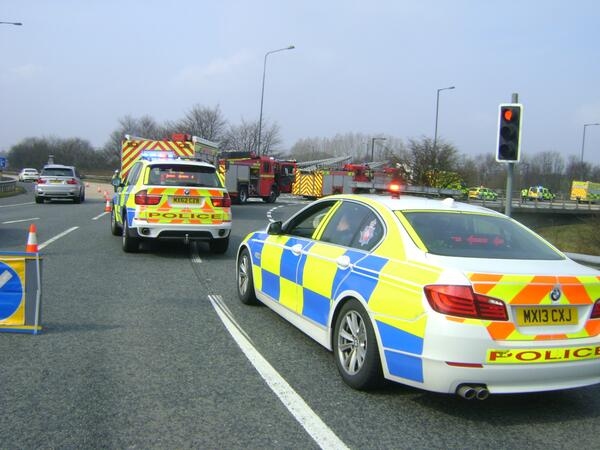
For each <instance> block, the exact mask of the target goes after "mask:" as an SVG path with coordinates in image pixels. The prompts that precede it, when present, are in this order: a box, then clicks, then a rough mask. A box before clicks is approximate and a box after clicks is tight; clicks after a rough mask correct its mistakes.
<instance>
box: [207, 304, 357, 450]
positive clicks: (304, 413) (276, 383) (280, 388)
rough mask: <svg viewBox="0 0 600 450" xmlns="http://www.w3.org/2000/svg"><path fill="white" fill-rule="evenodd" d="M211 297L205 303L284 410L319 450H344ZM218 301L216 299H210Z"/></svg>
mask: <svg viewBox="0 0 600 450" xmlns="http://www.w3.org/2000/svg"><path fill="white" fill-rule="evenodd" d="M211 297H212V296H209V297H208V298H209V300H210V302H211V303H212V305H213V308H215V311H216V312H217V314H218V316H219V318H220V319H221V321H222V322H223V324H224V325H225V328H227V331H229V334H231V336H232V337H233V339H234V340H235V342H236V343H237V345H238V346H239V347H240V348H241V349H242V352H244V354H245V355H246V358H248V361H250V362H251V363H252V365H253V366H254V368H255V369H256V370H257V371H258V373H259V374H260V376H261V377H262V378H263V380H265V382H266V383H267V384H268V385H269V387H270V388H271V390H272V391H273V392H274V393H275V394H276V395H277V396H278V397H279V400H281V402H282V403H283V405H284V406H285V407H286V408H287V409H288V411H289V412H290V413H292V415H293V416H294V418H295V419H296V420H297V421H298V423H300V425H302V427H303V428H304V429H305V430H306V432H307V433H308V434H309V435H310V437H312V438H313V439H314V441H315V442H316V443H317V445H318V446H319V447H321V448H322V449H348V446H347V445H346V444H344V443H343V442H342V440H341V439H340V438H338V437H337V436H336V434H335V433H334V432H333V431H332V430H331V429H330V428H329V427H328V426H327V425H326V424H325V423H324V422H323V421H322V420H321V418H320V417H319V416H318V415H317V414H316V413H315V412H314V411H313V410H312V409H311V408H310V407H309V406H308V405H307V404H306V402H305V401H304V399H303V398H302V397H300V395H298V393H297V392H296V391H295V390H294V389H293V388H292V387H291V386H290V385H289V384H288V382H287V381H285V379H284V378H283V377H282V376H281V375H279V372H277V371H276V370H275V369H274V368H273V366H271V365H270V364H269V363H268V361H267V360H266V359H265V358H264V357H263V356H262V355H261V354H260V353H259V352H258V350H256V348H254V347H253V346H252V344H250V342H249V341H248V340H247V339H246V338H245V337H244V336H243V334H242V333H240V331H239V330H238V329H237V327H236V326H235V325H234V324H233V323H232V322H231V320H230V319H229V318H228V317H227V315H226V314H225V313H224V312H223V311H222V310H221V308H219V307H218V306H217V304H216V302H215V300H214V299H213V298H211ZM214 297H220V296H214Z"/></svg>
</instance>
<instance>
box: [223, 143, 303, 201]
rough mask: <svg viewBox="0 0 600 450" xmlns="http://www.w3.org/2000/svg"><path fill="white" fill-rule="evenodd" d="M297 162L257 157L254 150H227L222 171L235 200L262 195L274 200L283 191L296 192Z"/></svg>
mask: <svg viewBox="0 0 600 450" xmlns="http://www.w3.org/2000/svg"><path fill="white" fill-rule="evenodd" d="M295 171H296V162H295V161H291V160H278V159H275V158H272V157H270V156H257V155H256V154H255V153H254V152H223V153H221V159H220V161H219V172H220V174H221V176H222V178H223V182H224V185H225V187H226V188H227V191H228V192H229V195H230V196H231V199H232V202H234V203H238V204H239V203H246V202H247V201H248V199H249V198H261V199H262V200H263V201H265V202H267V203H273V202H275V201H276V200H277V197H279V194H281V193H290V192H291V191H292V182H293V179H294V173H295Z"/></svg>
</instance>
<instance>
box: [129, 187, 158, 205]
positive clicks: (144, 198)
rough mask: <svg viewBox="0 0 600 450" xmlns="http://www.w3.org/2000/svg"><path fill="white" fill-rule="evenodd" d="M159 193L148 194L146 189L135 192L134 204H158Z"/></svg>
mask: <svg viewBox="0 0 600 450" xmlns="http://www.w3.org/2000/svg"><path fill="white" fill-rule="evenodd" d="M161 198H162V196H161V195H152V194H150V195H149V194H148V191H147V190H145V189H144V190H143V191H139V192H138V193H137V194H135V204H136V205H158V204H159V203H160V199H161Z"/></svg>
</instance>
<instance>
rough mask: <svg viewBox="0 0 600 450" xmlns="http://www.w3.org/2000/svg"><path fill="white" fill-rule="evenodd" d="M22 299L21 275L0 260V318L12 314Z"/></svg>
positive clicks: (2, 318) (5, 317)
mask: <svg viewBox="0 0 600 450" xmlns="http://www.w3.org/2000/svg"><path fill="white" fill-rule="evenodd" d="M22 300H23V284H22V283H21V277H19V275H18V274H17V272H15V271H14V270H13V268H12V267H10V266H8V265H6V264H4V263H2V262H0V320H4V319H7V318H8V317H10V316H12V315H13V314H14V313H15V311H16V310H17V308H18V307H19V305H20V304H21V301H22Z"/></svg>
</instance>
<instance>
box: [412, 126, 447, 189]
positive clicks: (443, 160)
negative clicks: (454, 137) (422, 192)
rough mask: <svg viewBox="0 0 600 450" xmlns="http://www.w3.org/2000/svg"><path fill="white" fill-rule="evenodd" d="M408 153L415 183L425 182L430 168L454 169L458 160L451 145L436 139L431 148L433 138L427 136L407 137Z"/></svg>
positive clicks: (439, 169)
mask: <svg viewBox="0 0 600 450" xmlns="http://www.w3.org/2000/svg"><path fill="white" fill-rule="evenodd" d="M408 154H409V165H410V168H411V170H412V178H413V179H412V182H413V183H415V184H427V183H428V180H429V178H430V177H429V176H428V173H429V172H430V171H432V170H433V171H454V170H455V169H456V166H457V161H458V152H457V150H456V148H455V147H454V146H453V145H451V144H448V143H446V142H443V141H441V140H438V141H437V142H436V146H435V148H433V140H432V139H431V138H428V137H423V138H421V140H415V139H409V141H408Z"/></svg>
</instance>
